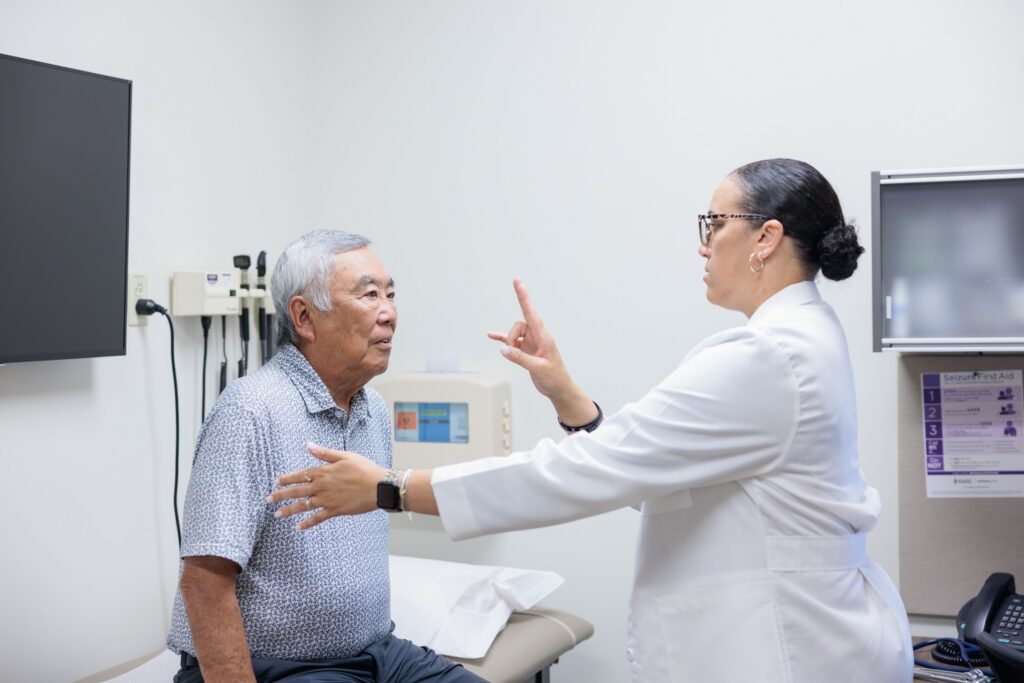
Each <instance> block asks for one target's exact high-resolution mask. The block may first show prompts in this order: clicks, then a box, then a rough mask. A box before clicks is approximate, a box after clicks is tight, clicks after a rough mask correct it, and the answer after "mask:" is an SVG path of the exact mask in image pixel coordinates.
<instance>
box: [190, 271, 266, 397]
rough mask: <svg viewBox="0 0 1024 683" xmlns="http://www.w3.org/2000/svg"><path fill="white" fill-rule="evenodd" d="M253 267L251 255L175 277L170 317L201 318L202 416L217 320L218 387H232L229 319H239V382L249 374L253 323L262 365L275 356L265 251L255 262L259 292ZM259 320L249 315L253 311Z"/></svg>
mask: <svg viewBox="0 0 1024 683" xmlns="http://www.w3.org/2000/svg"><path fill="white" fill-rule="evenodd" d="M251 263H252V260H251V259H250V258H249V256H247V255H245V254H240V255H237V256H235V257H234V258H233V265H234V266H235V267H234V268H225V269H213V268H211V269H207V270H180V271H176V272H174V273H173V274H172V275H171V306H170V312H171V315H173V316H175V317H199V318H200V322H201V324H202V328H203V340H204V349H203V378H204V382H203V388H204V393H203V396H204V400H203V415H204V416H205V414H206V401H205V377H206V346H207V340H208V336H209V330H210V326H211V323H212V320H213V317H214V316H219V317H220V318H221V325H220V327H221V340H222V344H223V348H222V361H221V364H220V377H219V379H220V381H219V388H220V390H221V391H223V390H224V388H225V387H226V386H227V383H228V350H227V332H228V329H227V319H228V318H234V317H237V318H238V336H239V340H240V342H241V347H240V354H239V360H238V366H237V367H238V375H237V376H238V377H244V376H245V375H246V373H247V372H248V371H249V339H250V335H251V326H252V324H253V322H255V323H256V324H257V334H258V336H259V339H260V362H261V363H266V362H267V361H268V360H270V357H271V356H272V355H273V353H274V347H273V334H272V321H273V316H274V313H275V310H274V301H273V299H272V298H271V297H270V292H269V287H270V278H269V277H268V276H267V274H266V273H267V252H265V251H261V252H260V253H259V256H258V257H257V259H256V276H257V282H256V287H255V288H253V287H250V285H249V280H248V269H249V267H250V265H251ZM252 310H256V311H258V315H250V311H252Z"/></svg>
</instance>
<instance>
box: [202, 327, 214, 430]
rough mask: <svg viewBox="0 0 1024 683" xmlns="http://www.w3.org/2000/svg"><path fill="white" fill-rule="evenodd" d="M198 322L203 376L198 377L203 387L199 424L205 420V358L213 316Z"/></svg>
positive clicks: (208, 346) (208, 348)
mask: <svg viewBox="0 0 1024 683" xmlns="http://www.w3.org/2000/svg"><path fill="white" fill-rule="evenodd" d="M199 322H200V323H201V324H202V326H203V374H202V375H200V377H201V379H200V383H201V384H202V385H203V403H202V408H200V409H199V422H200V423H201V422H202V421H203V420H205V419H206V356H207V354H208V352H209V350H210V325H212V324H213V316H209V315H202V316H199Z"/></svg>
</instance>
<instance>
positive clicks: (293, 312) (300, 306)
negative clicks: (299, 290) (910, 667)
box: [287, 296, 316, 342]
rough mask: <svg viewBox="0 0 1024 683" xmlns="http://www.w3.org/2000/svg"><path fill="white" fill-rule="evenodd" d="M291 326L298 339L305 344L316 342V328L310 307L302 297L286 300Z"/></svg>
mask: <svg viewBox="0 0 1024 683" xmlns="http://www.w3.org/2000/svg"><path fill="white" fill-rule="evenodd" d="M287 314H288V315H289V316H291V319H292V326H293V327H294V328H295V334H296V335H297V336H298V337H299V339H305V340H306V341H307V342H315V341H316V326H315V325H314V323H313V316H312V306H311V305H310V303H309V302H308V301H306V298H305V297H303V296H293V297H292V298H291V299H289V300H288V313H287Z"/></svg>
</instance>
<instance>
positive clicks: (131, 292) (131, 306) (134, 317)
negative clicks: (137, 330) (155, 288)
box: [127, 273, 149, 327]
mask: <svg viewBox="0 0 1024 683" xmlns="http://www.w3.org/2000/svg"><path fill="white" fill-rule="evenodd" d="M148 298H149V278H147V277H146V276H145V274H143V273H128V303H127V306H128V327H140V326H145V325H148V324H149V316H148V315H139V314H138V313H136V312H135V302H136V301H138V300H139V299H148Z"/></svg>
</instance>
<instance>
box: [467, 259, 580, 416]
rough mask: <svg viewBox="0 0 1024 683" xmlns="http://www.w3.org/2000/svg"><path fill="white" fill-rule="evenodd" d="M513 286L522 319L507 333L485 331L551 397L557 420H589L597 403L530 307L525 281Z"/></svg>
mask: <svg viewBox="0 0 1024 683" xmlns="http://www.w3.org/2000/svg"><path fill="white" fill-rule="evenodd" d="M512 286H513V287H514V288H515V290H516V297H518V299H519V308H520V309H521V310H522V312H523V319H522V320H519V321H516V322H515V323H514V324H513V325H512V328H511V329H510V330H509V331H508V333H507V334H501V333H500V332H488V333H487V336H488V337H490V338H491V339H493V340H495V341H500V342H502V343H503V344H504V346H503V347H502V348H501V354H502V355H503V356H505V358H508V359H509V360H510V361H512V362H513V363H515V364H516V365H518V366H520V367H522V368H523V369H525V370H526V371H527V372H529V373H530V379H531V380H532V381H533V386H535V387H537V391H539V392H540V393H541V394H543V395H544V396H546V397H547V398H548V399H549V400H550V401H551V404H552V405H553V406H554V408H555V411H556V412H557V413H558V419H559V421H560V422H562V423H563V424H566V425H569V426H578V425H585V424H588V423H590V422H592V421H593V420H594V419H595V418H596V417H597V413H598V410H597V407H596V406H595V405H594V402H593V401H591V400H590V397H589V396H587V394H586V392H584V391H583V390H582V389H580V388H579V387H578V386H577V385H576V382H574V381H573V379H572V377H571V376H570V375H569V371H568V370H567V369H566V367H565V363H564V362H563V361H562V356H561V354H559V353H558V347H557V346H556V345H555V340H554V338H553V337H552V336H551V333H550V332H548V331H547V329H546V328H545V327H544V322H543V321H542V320H541V318H540V315H539V314H538V313H537V309H535V308H534V307H533V301H532V300H531V299H530V294H529V292H527V291H526V285H524V284H523V281H522V280H520V279H519V278H514V279H513V280H512Z"/></svg>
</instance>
